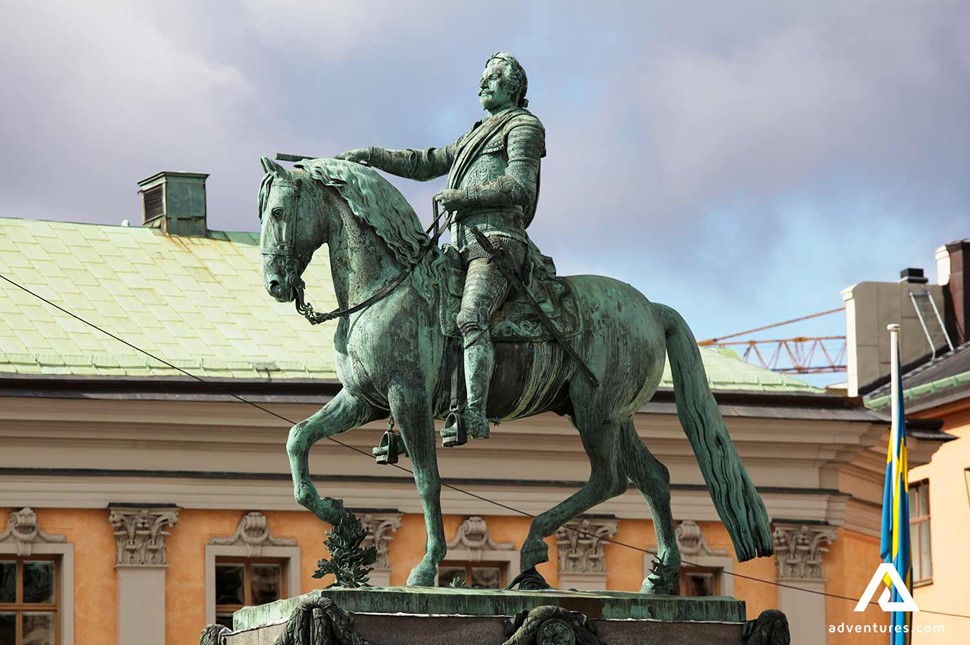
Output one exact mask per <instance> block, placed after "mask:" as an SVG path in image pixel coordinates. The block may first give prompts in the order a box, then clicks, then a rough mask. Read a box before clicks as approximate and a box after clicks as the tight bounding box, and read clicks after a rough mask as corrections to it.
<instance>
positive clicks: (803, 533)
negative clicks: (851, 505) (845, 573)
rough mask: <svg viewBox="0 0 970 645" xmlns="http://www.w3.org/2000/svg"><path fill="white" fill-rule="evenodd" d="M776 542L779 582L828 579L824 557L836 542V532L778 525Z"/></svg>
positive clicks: (824, 527) (820, 528) (775, 531)
mask: <svg viewBox="0 0 970 645" xmlns="http://www.w3.org/2000/svg"><path fill="white" fill-rule="evenodd" d="M774 542H775V560H776V562H777V563H778V579H779V580H824V579H825V575H824V572H823V571H822V556H823V555H825V553H826V552H827V551H828V546H829V545H831V544H832V543H833V542H835V529H833V528H831V527H829V526H805V525H802V526H795V525H788V526H785V525H778V524H776V525H775V530H774Z"/></svg>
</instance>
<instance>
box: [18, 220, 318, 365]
mask: <svg viewBox="0 0 970 645" xmlns="http://www.w3.org/2000/svg"><path fill="white" fill-rule="evenodd" d="M0 273H2V274H3V275H5V276H7V277H8V278H10V279H12V280H14V281H16V282H18V283H19V284H22V285H23V286H25V287H27V288H28V289H31V290H32V291H35V292H36V293H38V294H39V295H41V296H43V297H45V298H48V299H50V300H51V301H53V302H55V303H57V304H59V305H60V306H62V307H64V308H65V309H67V310H69V311H72V312H74V313H75V314H77V315H78V316H80V317H81V318H83V319H85V320H87V321H89V322H91V323H94V324H95V325H98V326H99V327H102V328H104V329H106V330H108V331H110V332H112V333H113V334H115V335H117V336H119V337H120V338H123V339H125V340H126V341H128V342H129V343H131V344H132V345H135V346H137V347H140V348H142V349H144V350H146V351H148V352H151V353H152V354H154V355H155V356H158V357H160V358H163V359H165V360H166V361H169V362H171V363H172V364H174V365H177V366H178V367H181V368H183V369H185V370H187V371H189V372H191V373H192V374H195V375H198V376H200V377H219V378H260V377H262V378H267V377H268V378H274V379H275V378H308V377H313V378H334V377H335V373H334V368H333V326H332V325H321V326H319V327H317V328H311V327H310V325H309V324H308V323H307V322H306V321H305V320H303V319H302V318H301V317H299V316H298V315H297V314H296V312H295V311H294V310H293V305H285V304H281V303H278V302H276V301H275V300H273V299H272V298H271V297H270V296H269V294H267V293H266V291H265V289H264V288H263V286H262V277H261V272H260V251H259V236H258V234H254V233H218V232H215V233H212V234H211V236H210V237H208V238H199V237H169V236H167V235H165V234H164V233H162V232H161V231H159V230H157V229H151V228H136V227H123V226H100V225H91V224H68V223H59V222H38V221H30V220H20V219H3V218H0ZM306 281H307V284H308V285H309V286H308V295H309V297H311V298H312V302H313V303H314V305H316V306H317V307H318V308H319V309H320V310H326V309H329V308H332V307H334V306H335V303H336V299H335V296H334V294H333V289H332V288H331V286H330V281H329V270H328V260H327V257H326V255H325V254H324V255H321V256H320V257H317V258H316V259H315V261H314V263H313V265H311V267H310V269H309V270H308V271H307V275H306ZM0 317H2V321H3V322H2V324H0V373H7V374H9V373H14V374H64V375H74V376H179V375H180V374H179V372H177V371H176V370H173V369H171V368H168V367H165V366H164V365H161V364H160V363H158V362H157V361H153V360H152V359H150V358H148V357H146V356H145V355H144V354H141V353H139V352H137V351H135V350H133V349H131V348H130V347H127V346H126V345H124V344H122V343H120V342H118V341H116V340H114V339H112V338H109V337H108V336H106V335H105V334H103V333H101V332H99V331H98V330H96V329H93V328H92V327H90V326H88V325H85V324H84V323H82V322H80V321H78V320H75V319H73V318H71V317H70V316H67V315H66V314H63V313H61V312H59V311H57V310H56V309H54V308H52V307H50V306H48V305H46V304H44V303H43V302H41V301H40V300H38V299H36V298H34V297H33V296H31V295H30V294H27V293H24V292H23V291H21V290H19V289H16V288H14V287H12V286H11V285H9V284H7V283H5V282H4V283H0Z"/></svg>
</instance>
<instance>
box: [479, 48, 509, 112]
mask: <svg viewBox="0 0 970 645" xmlns="http://www.w3.org/2000/svg"><path fill="white" fill-rule="evenodd" d="M505 67H506V66H505V63H504V62H502V61H500V60H495V61H492V62H490V63H489V64H488V65H487V66H486V67H485V71H484V72H482V80H481V83H480V84H479V87H480V89H479V91H478V99H479V101H480V102H481V104H482V107H483V108H485V109H486V110H494V109H496V108H500V107H502V106H504V105H506V104H511V103H512V91H514V89H515V88H512V87H510V83H509V80H508V72H507V70H506V68H505ZM510 90H511V91H510Z"/></svg>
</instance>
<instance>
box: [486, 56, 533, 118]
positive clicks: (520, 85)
mask: <svg viewBox="0 0 970 645" xmlns="http://www.w3.org/2000/svg"><path fill="white" fill-rule="evenodd" d="M493 60H500V61H502V62H503V63H505V69H506V70H508V74H507V78H508V81H509V83H510V84H511V85H512V87H513V88H515V90H514V92H513V93H514V94H516V95H517V96H518V101H517V102H516V105H518V106H519V107H520V108H524V107H528V105H529V100H528V99H527V98H525V93H526V92H527V91H529V79H528V77H527V76H526V75H525V68H523V67H522V65H521V64H520V63H519V61H518V60H516V58H515V56H513V55H512V54H507V53H506V52H495V53H494V54H492V55H491V56H490V57H489V59H488V60H487V61H485V67H488V64H489V63H491V62H492V61H493Z"/></svg>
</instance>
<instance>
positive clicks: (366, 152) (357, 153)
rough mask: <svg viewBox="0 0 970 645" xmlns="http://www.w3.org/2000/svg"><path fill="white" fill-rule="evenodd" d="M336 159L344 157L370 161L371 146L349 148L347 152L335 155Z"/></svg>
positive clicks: (347, 159) (345, 159)
mask: <svg viewBox="0 0 970 645" xmlns="http://www.w3.org/2000/svg"><path fill="white" fill-rule="evenodd" d="M333 158H334V159H343V160H344V161H356V162H357V163H360V162H362V161H363V162H368V161H370V148H354V149H353V150H348V151H347V152H341V153H340V154H339V155H334V156H333Z"/></svg>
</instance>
